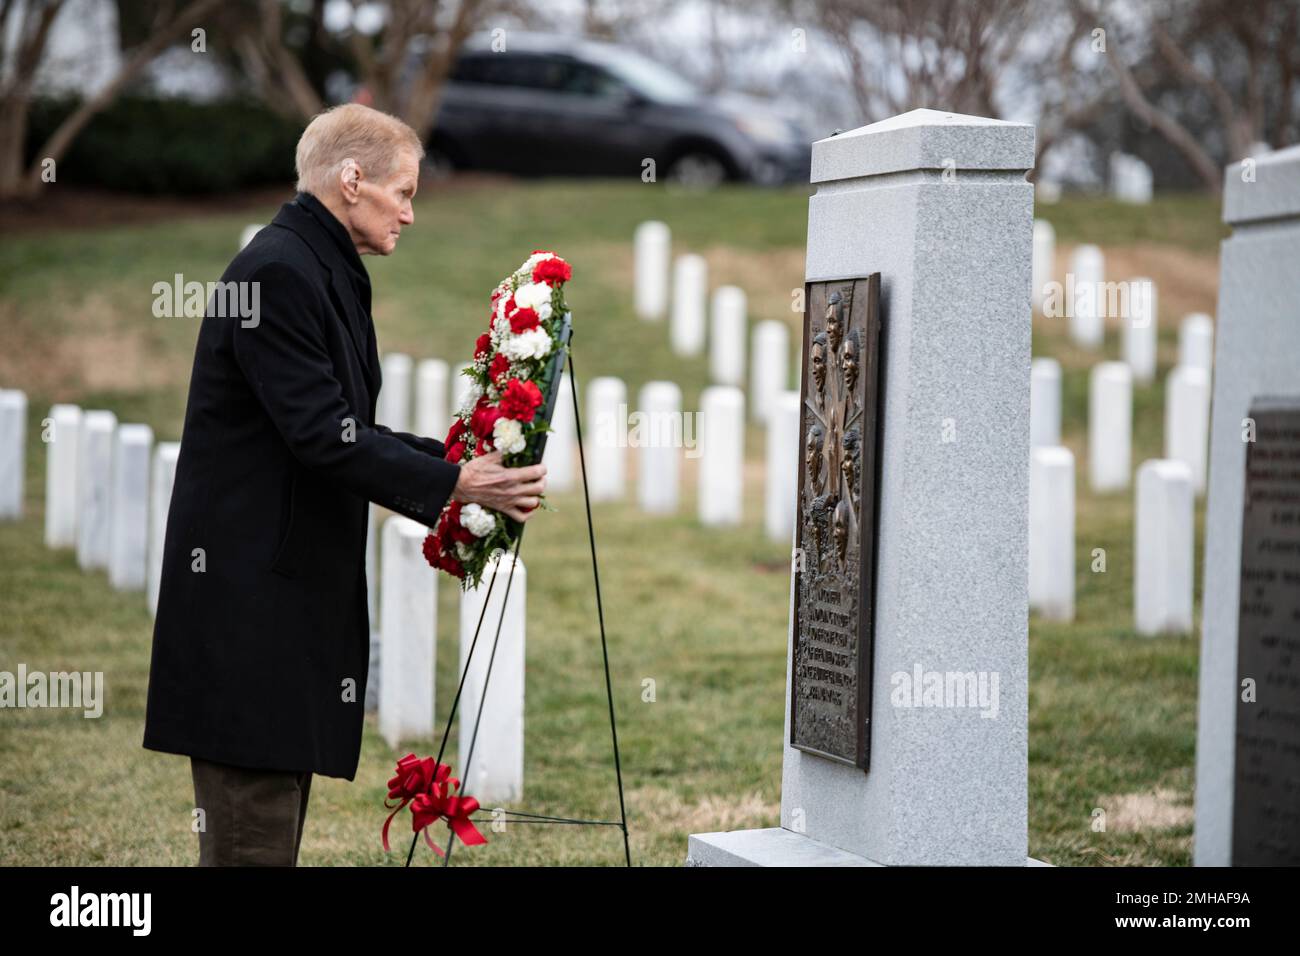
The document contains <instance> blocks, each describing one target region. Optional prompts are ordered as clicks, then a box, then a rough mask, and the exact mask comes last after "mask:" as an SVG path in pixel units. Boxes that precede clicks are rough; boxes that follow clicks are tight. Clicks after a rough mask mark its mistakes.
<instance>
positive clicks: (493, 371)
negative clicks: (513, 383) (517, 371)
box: [488, 352, 510, 385]
mask: <svg viewBox="0 0 1300 956" xmlns="http://www.w3.org/2000/svg"><path fill="white" fill-rule="evenodd" d="M509 371H510V359H508V358H506V357H505V356H504V355H502V354H501V353H500V352H498V353H497V354H496V355H494V356H492V364H491V365H490V366H488V378H490V379H492V381H493V382H496V383H497V384H498V385H500V384H501V381H500V380H501V376H502V375H505V374H506V373H507V372H509Z"/></svg>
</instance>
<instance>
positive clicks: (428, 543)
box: [423, 532, 442, 568]
mask: <svg viewBox="0 0 1300 956" xmlns="http://www.w3.org/2000/svg"><path fill="white" fill-rule="evenodd" d="M423 550H424V560H426V561H428V562H429V564H431V565H432V566H433V567H435V568H437V567H441V566H442V565H441V559H442V537H441V536H440V535H438V534H436V533H434V532H430V533H429V534H428V535H427V536H426V537H425V539H424V546H423Z"/></svg>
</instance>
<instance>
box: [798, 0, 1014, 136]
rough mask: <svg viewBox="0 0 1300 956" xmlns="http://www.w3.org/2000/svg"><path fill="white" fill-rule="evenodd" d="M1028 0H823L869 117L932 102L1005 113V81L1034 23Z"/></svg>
mask: <svg viewBox="0 0 1300 956" xmlns="http://www.w3.org/2000/svg"><path fill="white" fill-rule="evenodd" d="M1029 10H1030V3H1029V0H985V2H981V3H966V2H962V0H823V2H821V3H820V4H819V5H818V15H819V18H820V22H821V26H822V28H823V29H825V30H826V31H827V32H828V33H829V34H831V35H832V36H833V37H835V38H836V39H837V40H838V41H839V43H840V45H841V50H842V51H843V54H844V57H845V61H846V63H847V66H848V69H849V75H850V81H851V83H852V85H853V91H854V95H855V97H856V99H857V101H858V106H859V108H860V109H861V111H862V113H863V114H864V116H866V117H867V118H868V119H870V120H876V119H882V118H884V117H886V116H890V115H893V114H895V113H901V112H905V111H907V110H912V109H917V108H919V107H929V108H931V109H942V110H954V111H956V112H961V113H974V114H978V115H981V116H998V115H1000V112H999V109H998V104H997V103H996V101H995V96H994V94H995V91H996V87H997V82H998V78H999V77H1000V76H1001V75H1002V73H1003V72H1004V71H1005V70H1006V69H1007V67H1008V65H1009V64H1010V63H1011V61H1012V58H1013V57H1014V56H1015V53H1016V50H1017V47H1018V45H1019V42H1020V39H1021V37H1022V36H1023V35H1024V31H1025V29H1026V27H1027V26H1028V14H1029Z"/></svg>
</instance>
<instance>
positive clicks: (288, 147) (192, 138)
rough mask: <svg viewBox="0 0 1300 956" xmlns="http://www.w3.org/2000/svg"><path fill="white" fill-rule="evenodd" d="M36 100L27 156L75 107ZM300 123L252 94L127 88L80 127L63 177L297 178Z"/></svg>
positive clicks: (226, 183)
mask: <svg viewBox="0 0 1300 956" xmlns="http://www.w3.org/2000/svg"><path fill="white" fill-rule="evenodd" d="M76 105H77V104H76V101H75V100H71V99H43V100H37V101H35V102H33V104H32V108H31V113H30V116H29V126H28V137H27V150H28V153H29V155H28V161H29V162H30V161H31V160H32V159H33V158H34V156H35V153H36V151H37V150H38V149H40V147H41V145H42V144H43V143H44V142H45V140H46V139H47V138H48V137H49V136H50V134H51V133H53V132H54V130H55V128H56V127H57V126H58V124H59V123H60V122H61V121H62V120H63V119H64V118H65V117H67V116H68V115H69V114H70V113H71V112H72V110H73V109H74V108H75V107H76ZM301 132H302V126H301V124H299V123H297V122H294V121H291V120H287V119H285V118H284V117H282V116H280V115H279V114H277V113H274V112H272V111H271V110H269V109H267V108H266V107H264V106H262V105H260V104H258V103H256V102H252V101H248V100H227V101H221V102H215V103H192V102H188V101H185V100H176V99H159V98H153V97H143V96H122V97H119V98H118V99H117V100H115V101H114V102H113V104H112V105H111V106H109V107H108V108H107V109H105V110H104V111H103V112H102V113H99V114H98V115H97V116H95V118H94V119H92V120H91V121H90V123H89V124H88V125H87V126H86V128H85V129H83V130H82V131H81V133H80V135H78V136H77V138H76V139H75V140H74V141H73V143H72V147H71V148H70V149H69V150H68V152H67V154H66V155H65V156H64V157H63V159H62V160H61V161H60V162H59V166H58V177H59V181H60V182H69V183H77V184H80V185H86V186H100V187H104V188H107V189H114V190H121V191H124V192H132V193H220V192H228V191H231V190H235V189H241V188H244V187H248V186H260V185H265V184H269V183H274V184H282V183H285V182H289V181H292V180H293V178H294V174H293V153H294V146H295V145H296V143H297V141H298V136H299V135H300V133H301Z"/></svg>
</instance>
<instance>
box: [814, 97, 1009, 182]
mask: <svg viewBox="0 0 1300 956" xmlns="http://www.w3.org/2000/svg"><path fill="white" fill-rule="evenodd" d="M1033 165H1034V127H1033V125H1032V124H1030V123H1010V122H1006V121H1005V120H995V119H986V118H984V117H982V116H967V115H965V114H964V113H947V112H943V111H941V110H927V109H920V110H912V111H911V112H910V113H903V114H901V115H899V116H894V117H891V118H890V119H887V120H881V121H880V122H879V123H872V124H870V125H869V126H860V127H858V128H857V129H853V130H849V131H847V132H844V133H838V134H836V135H834V136H828V137H826V138H825V139H819V140H817V141H816V142H815V143H813V153H812V177H811V182H814V183H821V182H829V181H833V180H836V179H850V178H854V177H858V176H879V175H881V174H884V173H897V172H907V171H911V170H920V169H930V170H944V169H958V170H960V169H966V170H1014V171H1016V172H1025V171H1028V170H1030V169H1032V168H1033Z"/></svg>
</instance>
